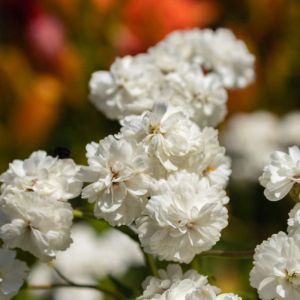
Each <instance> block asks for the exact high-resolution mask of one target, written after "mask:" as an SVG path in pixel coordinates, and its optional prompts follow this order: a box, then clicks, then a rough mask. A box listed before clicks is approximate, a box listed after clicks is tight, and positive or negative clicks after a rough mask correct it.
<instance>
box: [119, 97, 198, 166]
mask: <svg viewBox="0 0 300 300" xmlns="http://www.w3.org/2000/svg"><path fill="white" fill-rule="evenodd" d="M121 124H122V126H123V127H122V128H121V135H122V136H123V137H124V138H125V139H129V140H134V141H135V142H137V143H140V144H142V145H143V146H144V148H145V151H146V153H147V154H148V156H150V157H154V158H156V159H158V160H159V162H160V164H161V165H162V166H163V167H164V169H165V170H167V171H175V170H177V166H176V160H177V159H178V158H180V157H183V156H184V155H187V154H188V153H189V152H190V151H193V150H194V149H196V148H197V146H198V143H199V137H200V129H199V128H198V126H197V125H196V124H195V123H193V122H192V121H190V120H189V119H188V117H187V116H186V115H185V114H184V113H183V112H182V110H180V109H179V108H174V107H172V106H167V105H166V104H164V103H162V102H157V103H155V105H154V107H153V111H152V112H145V113H144V114H143V115H141V116H131V117H127V118H125V119H124V120H122V121H121Z"/></svg>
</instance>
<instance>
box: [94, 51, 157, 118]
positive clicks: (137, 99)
mask: <svg viewBox="0 0 300 300" xmlns="http://www.w3.org/2000/svg"><path fill="white" fill-rule="evenodd" d="M159 81H160V71H159V69H157V68H156V67H155V65H153V64H152V63H151V62H150V61H149V58H147V57H146V56H145V55H137V56H135V57H133V56H125V57H123V58H117V59H116V61H115V62H114V63H113V64H112V66H111V68H110V71H98V72H95V73H93V74H92V78H91V81H90V99H91V101H92V103H94V104H95V105H96V107H97V108H98V109H99V110H101V111H103V112H104V113H105V115H106V116H107V117H108V118H110V119H120V118H122V117H124V116H125V115H130V114H141V113H142V112H144V111H145V110H148V109H151V107H152V105H153V100H151V99H148V98H149V97H148V96H149V94H150V90H151V89H153V86H154V85H155V84H156V82H159Z"/></svg>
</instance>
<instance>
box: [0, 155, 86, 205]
mask: <svg viewBox="0 0 300 300" xmlns="http://www.w3.org/2000/svg"><path fill="white" fill-rule="evenodd" d="M78 171H79V167H78V166H76V164H75V163H74V161H73V160H72V159H59V158H58V157H52V156H48V155H47V153H46V152H45V151H36V152H33V153H32V154H31V155H30V157H29V158H27V159H25V160H24V161H23V160H14V161H13V162H12V163H11V164H10V165H9V169H8V170H7V171H6V172H4V173H2V174H1V176H0V182H2V186H1V191H2V192H4V193H5V192H10V191H16V192H23V191H27V192H35V193H38V194H40V195H41V196H45V197H47V198H52V199H53V200H60V201H61V200H63V201H66V200H69V199H72V198H75V197H77V196H78V195H79V194H80V192H81V187H82V182H81V181H79V180H78V178H77V173H78Z"/></svg>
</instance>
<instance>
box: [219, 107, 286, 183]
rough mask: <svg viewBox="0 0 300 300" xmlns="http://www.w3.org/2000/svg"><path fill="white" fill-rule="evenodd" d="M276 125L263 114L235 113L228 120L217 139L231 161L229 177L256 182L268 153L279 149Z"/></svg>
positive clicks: (276, 122) (267, 115) (273, 119)
mask: <svg viewBox="0 0 300 300" xmlns="http://www.w3.org/2000/svg"><path fill="white" fill-rule="evenodd" d="M278 126H279V122H278V119H277V118H276V116H274V115H273V114H271V113H269V112H266V111H257V112H253V113H239V114H236V115H234V116H233V117H231V118H230V120H229V122H228V123H227V124H226V126H225V130H224V132H223V134H222V136H221V140H222V142H223V144H224V146H225V147H226V151H227V153H229V155H230V156H231V158H232V169H233V170H232V177H233V179H235V180H237V181H243V180H244V181H252V182H257V178H258V177H259V175H260V174H261V170H262V169H263V167H264V166H265V165H266V164H267V163H268V161H269V156H270V154H271V153H272V152H273V151H275V150H276V149H278V148H279V141H280V140H279V137H278V131H279V128H278Z"/></svg>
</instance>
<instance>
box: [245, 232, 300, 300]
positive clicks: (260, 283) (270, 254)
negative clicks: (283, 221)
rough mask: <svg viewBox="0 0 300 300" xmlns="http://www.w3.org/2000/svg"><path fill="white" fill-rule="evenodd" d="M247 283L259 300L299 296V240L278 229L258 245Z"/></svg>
mask: <svg viewBox="0 0 300 300" xmlns="http://www.w3.org/2000/svg"><path fill="white" fill-rule="evenodd" d="M250 283H251V286H252V287H254V288H257V291H258V294H259V297H260V298H261V299H262V300H271V299H272V300H282V299H285V300H297V299H300V243H299V240H296V239H295V238H293V237H289V236H287V235H286V234H285V233H284V232H279V233H278V234H274V235H272V236H271V237H270V238H269V239H268V240H266V241H264V242H263V243H262V244H260V245H258V246H257V247H256V249H255V254H254V267H253V269H252V270H251V273H250Z"/></svg>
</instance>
